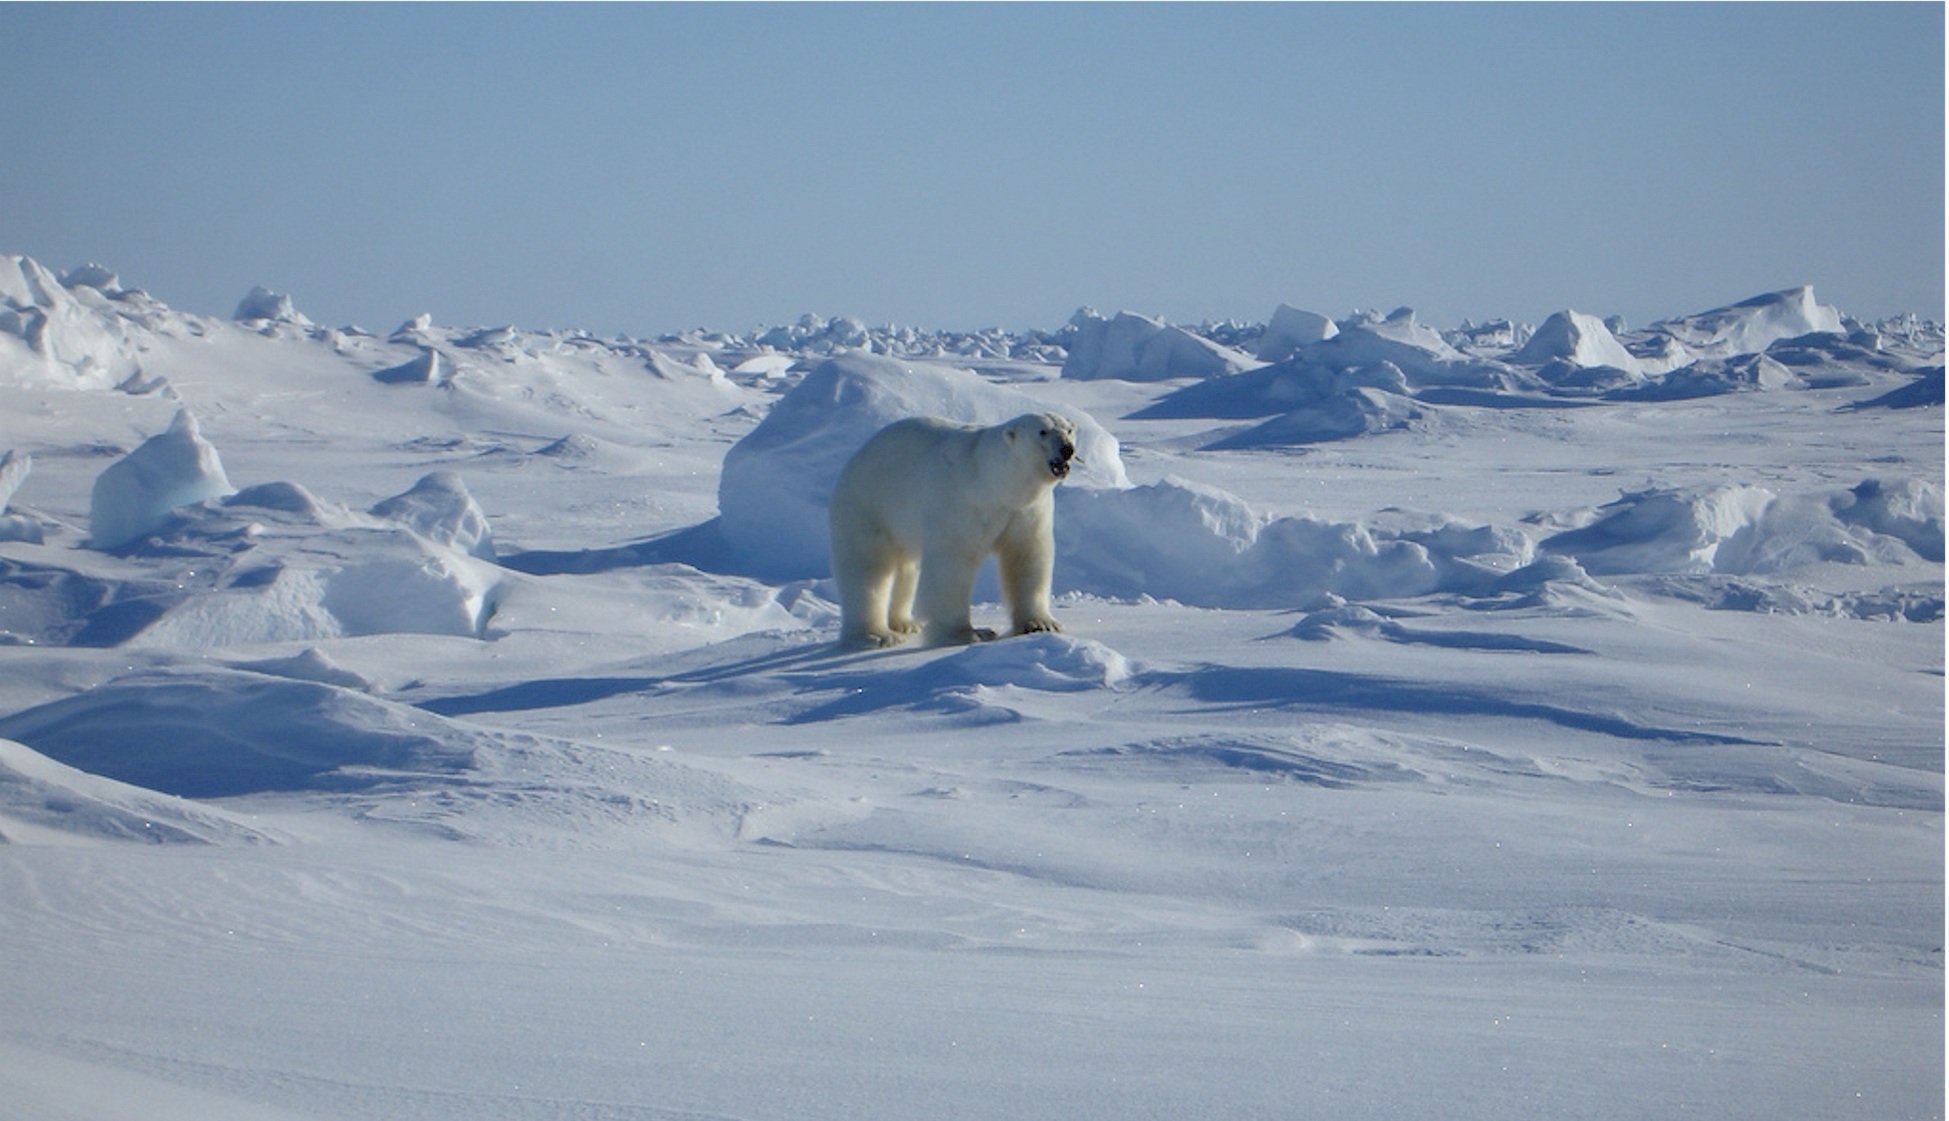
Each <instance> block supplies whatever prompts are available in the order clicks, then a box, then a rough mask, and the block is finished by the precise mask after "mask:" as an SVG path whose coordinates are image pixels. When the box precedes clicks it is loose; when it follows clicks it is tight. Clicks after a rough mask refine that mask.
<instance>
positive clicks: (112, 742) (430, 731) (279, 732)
mask: <svg viewBox="0 0 1949 1121" xmlns="http://www.w3.org/2000/svg"><path fill="white" fill-rule="evenodd" d="M0 738H5V739H11V740H17V741H19V742H20V743H23V744H26V745H28V746H29V747H32V748H33V749H34V750H35V751H37V752H39V753H40V754H42V755H45V756H47V757H49V758H50V759H53V760H55V761H57V762H59V763H63V764H65V765H67V766H69V767H74V768H77V769H79V770H83V771H87V772H89V773H91V774H96V775H102V776H105V777H107V778H110V779H114V780H116V781H117V782H123V783H128V784H131V785H134V786H140V787H145V788H147V789H149V790H158V791H161V792H163V793H165V794H175V795H178V796H181V797H185V798H221V797H228V796H233V795H241V794H254V793H261V792H265V791H292V790H356V789H362V788H370V787H375V786H382V785H386V784H388V783H395V782H402V781H413V780H423V779H425V778H426V777H428V776H440V777H451V776H453V775H456V774H459V773H461V772H464V771H466V770H468V769H470V768H472V767H473V766H474V760H475V752H476V750H477V749H478V748H479V747H481V746H482V745H483V744H484V743H486V742H487V741H488V738H489V737H488V736H487V734H485V733H481V732H476V731H473V730H470V729H467V728H465V727H463V726H461V725H458V724H454V723H451V722H449V721H447V720H445V719H444V718H442V717H438V716H434V715H433V714H431V713H427V712H422V711H420V710H418V709H410V708H406V707H403V706H400V705H395V704H389V703H387V702H385V701H381V700H377V699H375V698H372V697H368V696H365V695H364V694H362V693H354V692H349V691H347V690H344V689H338V688H334V687H332V686H330V685H325V684H321V683H318V682H311V681H295V680H290V679H284V678H276V677H266V676H263V675H260V674H254V673H244V672H240V671H237V670H217V669H201V670H196V671H193V672H182V673H171V672H164V671H150V672H143V673H135V674H130V675H128V676H125V677H120V678H116V679H114V680H111V681H109V682H107V683H105V684H102V685H99V686H97V687H95V688H93V689H90V690H88V691H87V692H85V693H81V694H78V695H76V696H73V697H68V698H65V699H62V700H58V701H54V702H51V703H49V704H44V705H40V706H37V707H35V708H30V709H27V710H26V711H24V712H19V713H16V714H14V715H12V716H9V717H6V718H5V719H0Z"/></svg>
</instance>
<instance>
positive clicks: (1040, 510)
mask: <svg viewBox="0 0 1949 1121" xmlns="http://www.w3.org/2000/svg"><path fill="white" fill-rule="evenodd" d="M1075 455H1076V428H1075V426H1074V425H1073V424H1071V423H1070V422H1069V420H1068V419H1066V418H1064V417H1061V416H1058V415H1056V414H1054V413H1040V414H1037V413H1030V414H1028V415H1025V416H1019V417H1016V418H1015V419H1014V420H1011V421H1009V422H1008V423H1006V424H998V425H995V426H994V427H992V428H978V427H975V426H972V425H966V424H957V423H955V422H954V421H950V420H942V419H940V418H938V417H916V418H912V419H909V420H902V421H897V422H895V423H893V424H890V425H888V426H886V427H885V428H882V429H881V430H880V431H879V432H877V433H875V434H874V436H873V438H872V439H870V440H868V441H867V442H866V445H865V446H864V447H862V448H860V450H859V451H858V453H856V454H855V455H854V456H853V458H852V459H851V460H850V461H848V462H847V464H846V467H845V469H844V470H842V471H841V472H840V473H839V481H838V483H836V484H835V485H834V487H833V492H832V504H831V507H830V513H829V517H830V519H831V528H832V572H833V576H834V577H835V578H836V579H837V580H838V583H839V603H840V634H839V637H840V641H841V642H842V643H845V644H848V645H854V646H891V645H894V644H896V643H898V642H901V641H903V640H904V639H905V638H906V637H907V636H908V635H911V634H914V633H916V632H920V631H924V632H925V633H924V635H923V637H924V639H925V641H926V642H928V643H929V644H932V645H942V644H950V643H967V642H973V641H976V640H978V639H986V638H993V637H995V636H994V632H992V631H988V630H977V629H976V628H975V626H974V624H973V622H972V620H971V618H970V613H969V601H970V600H971V599H972V598H973V596H974V584H975V576H976V574H977V573H979V572H980V570H981V564H982V562H983V561H985V560H986V559H987V558H988V557H989V555H990V554H993V555H995V556H996V557H997V558H998V559H999V562H1000V565H999V568H1000V575H1001V587H1002V598H1003V600H1005V601H1006V602H1007V604H1008V612H1009V616H1010V622H1011V624H1012V625H1013V627H1014V632H1013V633H1015V634H1027V633H1030V632H1033V631H1059V630H1061V629H1062V628H1061V627H1060V626H1058V625H1057V624H1056V620H1055V619H1054V618H1053V617H1052V616H1051V615H1050V613H1049V579H1050V576H1051V575H1052V573H1053V571H1054V567H1055V559H1056V545H1055V536H1054V513H1055V502H1054V497H1053V492H1054V489H1055V485H1056V483H1057V482H1058V481H1059V480H1061V479H1062V478H1063V477H1064V476H1066V475H1068V474H1069V467H1070V463H1071V461H1072V460H1073V459H1074V458H1075Z"/></svg>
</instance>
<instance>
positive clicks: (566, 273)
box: [0, 3, 1944, 335]
mask: <svg viewBox="0 0 1949 1121" xmlns="http://www.w3.org/2000/svg"><path fill="white" fill-rule="evenodd" d="M0 28H4V33H0V106H4V107H5V112H4V113H0V154H3V156H0V252H7V253H25V254H27V255H29V256H32V257H35V258H36V259H38V260H40V261H41V262H42V263H44V264H46V265H48V266H50V267H52V268H55V269H57V270H59V269H65V268H68V267H71V266H73V265H76V264H80V263H82V262H84V261H90V260H93V261H98V262H100V263H102V264H105V265H108V266H109V267H111V268H114V269H116V270H118V271H119V272H120V273H121V275H122V278H123V280H124V282H125V283H128V284H132V285H136V286H140V287H143V288H146V289H148V290H149V291H150V292H151V293H153V294H154V295H156V296H157V297H159V298H161V299H162V300H164V301H165V302H167V303H170V304H171V305H173V306H176V307H179V308H182V309H185V310H190V311H198V312H204V313H211V314H226V315H227V314H228V313H229V312H230V311H231V309H232V308H233V307H234V306H235V304H236V302H237V300H238V298H239V297H241V296H242V295H243V294H244V292H245V291H247V290H248V289H249V288H250V287H251V286H252V285H254V284H263V285H265V286H267V287H270V288H273V289H275V290H278V291H284V292H288V293H290V294H291V295H292V296H293V298H294V299H295V301H296V302H297V305H298V307H299V308H300V309H301V310H303V311H305V312H306V313H307V314H308V315H310V316H311V317H312V318H313V319H316V320H319V321H321V322H324V323H328V324H334V325H337V324H345V323H359V324H362V325H364V326H366V327H368V328H371V329H376V330H389V329H391V328H392V327H393V326H395V325H396V324H397V323H399V322H400V321H401V320H404V319H406V318H409V317H411V316H412V315H415V314H417V313H419V312H421V311H430V312H432V313H433V315H434V318H435V320H436V321H438V322H441V323H447V324H452V325H477V324H478V325H491V324H501V323H515V324H519V325H522V326H526V327H535V328H542V327H563V328H570V327H582V328H588V329H591V330H596V331H600V332H603V333H613V332H625V333H628V334H631V335H654V334H659V333H663V332H666V331H674V330H678V329H682V328H686V327H693V326H705V327H712V328H717V329H723V330H746V329H749V328H750V327H752V326H755V325H757V324H760V323H779V322H787V321H790V320H793V319H796V318H797V317H798V316H799V315H800V314H801V313H803V312H806V311H813V312H817V313H820V314H824V315H839V314H847V315H854V316H858V317H860V318H862V319H865V320H868V321H869V322H875V323H886V322H895V323H903V324H910V325H915V326H923V327H940V328H976V327H984V326H996V325H998V326H1004V327H1011V328H1026V327H1048V328H1054V327H1057V326H1060V325H1061V324H1062V323H1063V322H1064V321H1065V320H1066V319H1067V318H1068V317H1069V315H1070V314H1071V313H1072V312H1073V311H1074V310H1075V309H1076V308H1077V307H1079V306H1082V305H1090V306H1094V307H1096V308H1098V309H1099V310H1103V311H1106V312H1107V311H1113V310H1117V309H1119V308H1129V309H1131V310H1135V311H1140V312H1144V313H1147V314H1153V315H1162V316H1164V317H1166V318H1168V319H1171V320H1174V321H1197V320H1201V319H1206V318H1224V317H1235V318H1240V319H1247V320H1253V319H1264V318H1265V317H1266V316H1267V315H1269V314H1270V313H1271V311H1272V309H1273V308H1274V307H1275V306H1276V305H1277V304H1279V303H1281V302H1286V303H1293V304H1297V305H1299V306H1302V307H1308V308H1312V309H1314V310H1318V311H1322V312H1325V313H1328V314H1332V315H1344V314H1346V313H1347V312H1348V311H1349V310H1351V309H1353V308H1355V307H1378V308H1381V309H1382V310H1390V309H1392V308H1394V307H1397V306H1400V305H1404V304H1405V305H1409V306H1412V307H1415V308H1417V309H1418V310H1419V311H1420V312H1421V315H1422V318H1423V320H1424V321H1426V322H1431V323H1434V324H1436V325H1438V326H1450V325H1453V324H1455V323H1458V322H1459V321H1460V320H1461V319H1463V318H1465V317H1468V318H1474V319H1477V320H1481V319H1488V318H1494V317H1498V316H1508V317H1511V318H1515V319H1519V320H1527V321H1529V322H1537V321H1540V320H1541V319H1542V318H1543V317H1545V316H1547V315H1548V314H1549V313H1551V312H1552V311H1556V310H1559V309H1561V308H1565V307H1575V308H1577V309H1579V310H1584V311H1590V312H1595V313H1598V314H1603V315H1610V314H1621V315H1623V316H1625V317H1626V319H1627V320H1629V321H1630V322H1631V323H1633V324H1643V323H1646V322H1649V321H1651V320H1653V319H1656V318H1659V317H1661V316H1667V315H1676V314H1683V313H1686V312H1691V311H1698V310H1703V309H1705V308H1708V307H1712V306H1717V305H1722V304H1726V303H1730V302H1733V301H1735V300H1739V299H1742V298H1745V297H1747V296H1751V295H1755V294H1758V293H1760V292H1765V291H1771V290H1775V289H1779V288H1785V287H1790V286H1794V285H1798V284H1802V283H1811V284H1813V285H1814V286H1815V290H1816V292H1817V293H1818V295H1819V296H1820V298H1821V299H1822V300H1823V301H1825V302H1828V303H1833V304H1836V305H1838V306H1840V307H1841V309H1842V310H1843V311H1846V312H1849V313H1850V314H1855V315H1860V316H1863V317H1873V316H1880V315H1887V314H1893V313H1896V312H1899V311H1909V310H1913V311H1918V312H1921V313H1923V314H1926V315H1931V316H1935V317H1938V318H1939V317H1941V316H1942V314H1943V300H1944V297H1943V277H1944V263H1943V238H1944V230H1943V215H1944V201H1943V168H1944V151H1943V132H1944V92H1943V58H1944V50H1943V48H1944V33H1943V7H1942V5H1939V4H1933V3H1927V4H1902V5H1874V4H1839V5H1826V4H1786V5H1772V4H1731V5H1685V4H1649V5H1597V4H1575V5H1564V6H1558V5H1540V4H1518V5H1481V4H1438V5H1431V6H1424V5H1350V6H1341V5H1326V4H1247V5H1220V4H1185V5H1178V4H1169V5H1166V4H1147V5H1138V6H1124V5H1111V4H1086V5H1073V6H1072V5H1059V6H1048V5H1039V4H1004V5H994V6H989V5H978V6H962V5H947V4H920V5H911V6H910V5H891V6H884V5H866V4H847V5H815V4H788V5H769V4H731V5H719V4H680V5H667V6H666V5H647V6H638V5H614V4H604V5H593V6H582V5H573V6H571V5H545V6H536V7H531V6H523V5H487V6H475V5H465V4H437V5H429V6H392V5H322V6H312V5H285V4H277V5H268V6H256V5H217V6H202V5H162V6H146V5H85V4H45V5H43V4H12V3H6V4H0Z"/></svg>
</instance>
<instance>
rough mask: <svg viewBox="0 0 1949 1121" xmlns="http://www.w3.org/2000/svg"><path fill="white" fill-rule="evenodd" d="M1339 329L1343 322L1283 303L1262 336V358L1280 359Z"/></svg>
mask: <svg viewBox="0 0 1949 1121" xmlns="http://www.w3.org/2000/svg"><path fill="white" fill-rule="evenodd" d="M1339 333H1340V325H1339V324H1338V323H1335V322H1334V321H1333V320H1331V319H1328V318H1327V317H1326V316H1324V315H1320V314H1319V313H1317V312H1311V311H1301V310H1300V309H1299V308H1296V307H1293V306H1292V305H1290V304H1280V305H1279V307H1278V308H1277V309H1276V310H1274V311H1273V313H1272V320H1271V321H1270V322H1269V323H1267V324H1266V328H1265V334H1264V335H1262V336H1261V337H1260V338H1259V352H1258V358H1259V361H1261V362H1280V361H1283V360H1285V359H1287V358H1291V357H1292V356H1293V355H1294V354H1296V353H1298V352H1299V351H1301V350H1304V349H1306V348H1307V347H1309V346H1312V345H1313V344H1314V343H1319V342H1325V341H1326V340H1328V339H1330V338H1332V337H1333V336H1335V335H1337V334H1339Z"/></svg>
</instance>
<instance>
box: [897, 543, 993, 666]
mask: <svg viewBox="0 0 1949 1121" xmlns="http://www.w3.org/2000/svg"><path fill="white" fill-rule="evenodd" d="M981 561H982V557H981V556H980V555H979V554H977V553H975V552H974V551H973V550H970V549H966V548H954V547H952V546H949V547H946V548H939V549H927V550H923V551H922V553H921V556H920V580H919V584H918V586H917V587H916V589H915V592H914V606H915V607H917V608H918V609H919V612H920V616H921V618H922V619H924V620H926V630H925V632H924V637H925V640H926V642H927V644H928V645H929V646H965V645H967V644H968V643H970V642H982V641H985V640H987V639H991V638H993V637H995V632H994V631H991V630H986V629H977V628H976V627H975V625H974V618H973V613H972V603H973V600H974V584H975V575H976V573H978V572H980V571H981Z"/></svg>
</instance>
